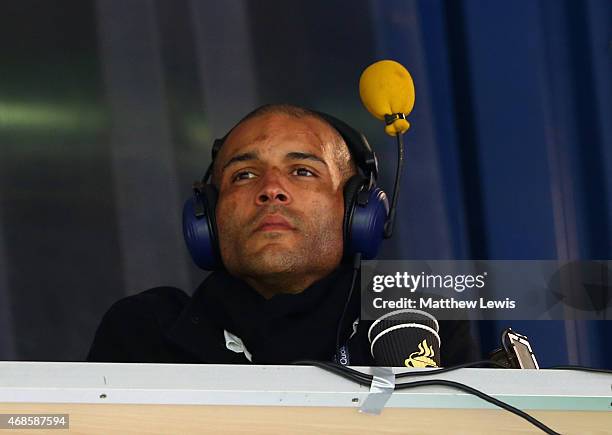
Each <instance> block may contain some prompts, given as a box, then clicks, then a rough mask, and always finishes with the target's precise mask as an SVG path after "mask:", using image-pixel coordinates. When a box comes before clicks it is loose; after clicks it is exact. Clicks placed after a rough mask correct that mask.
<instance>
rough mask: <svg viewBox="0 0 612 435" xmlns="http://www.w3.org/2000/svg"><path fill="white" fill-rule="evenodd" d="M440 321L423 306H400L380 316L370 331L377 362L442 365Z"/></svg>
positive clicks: (405, 364)
mask: <svg viewBox="0 0 612 435" xmlns="http://www.w3.org/2000/svg"><path fill="white" fill-rule="evenodd" d="M438 332H439V325H438V321H437V320H436V318H435V317H434V316H432V315H431V314H429V313H426V312H424V311H420V310H397V311H393V312H391V313H388V314H385V315H384V316H382V317H380V318H379V319H377V320H376V321H375V322H374V323H373V324H372V326H370V329H369V331H368V340H369V341H370V352H371V353H372V357H374V361H376V364H378V365H382V366H387V367H439V366H440V345H441V342H440V336H439V335H438Z"/></svg>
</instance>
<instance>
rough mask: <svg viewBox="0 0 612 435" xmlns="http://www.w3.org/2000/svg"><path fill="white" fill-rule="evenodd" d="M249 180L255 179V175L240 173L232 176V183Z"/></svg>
mask: <svg viewBox="0 0 612 435" xmlns="http://www.w3.org/2000/svg"><path fill="white" fill-rule="evenodd" d="M249 178H255V174H253V173H252V172H249V171H242V172H238V173H237V174H236V175H234V178H233V179H232V181H240V180H248V179H249Z"/></svg>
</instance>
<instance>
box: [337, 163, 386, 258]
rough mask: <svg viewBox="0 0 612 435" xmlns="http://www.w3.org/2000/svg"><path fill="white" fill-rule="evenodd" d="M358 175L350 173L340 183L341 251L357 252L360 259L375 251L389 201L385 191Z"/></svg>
mask: <svg viewBox="0 0 612 435" xmlns="http://www.w3.org/2000/svg"><path fill="white" fill-rule="evenodd" d="M368 184H369V183H368V181H367V180H366V179H364V178H363V177H362V176H360V175H354V176H353V177H351V178H350V179H349V180H348V181H347V182H346V184H345V186H344V254H345V256H346V255H349V256H353V255H354V254H356V253H358V252H359V253H361V257H362V258H363V259H364V260H370V259H372V258H375V257H376V256H377V255H378V250H379V248H380V245H381V243H382V241H383V238H384V228H385V222H386V221H387V216H388V215H389V201H388V199H387V195H386V194H385V192H384V191H383V190H382V189H380V188H379V187H376V186H375V185H374V186H373V187H372V188H370V189H368Z"/></svg>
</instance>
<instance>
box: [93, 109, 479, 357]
mask: <svg viewBox="0 0 612 435" xmlns="http://www.w3.org/2000/svg"><path fill="white" fill-rule="evenodd" d="M356 171H357V169H356V166H355V162H354V161H353V159H352V158H351V154H350V152H349V149H348V147H347V145H346V143H345V142H344V140H343V139H342V137H341V135H340V134H339V133H338V131H336V130H335V129H334V128H333V127H332V126H331V125H330V124H329V123H328V122H327V121H326V120H324V119H323V118H321V117H320V116H319V115H317V114H316V113H315V112H311V111H308V110H306V109H302V108H299V107H295V106H288V105H271V106H263V107H261V108H259V109H257V110H255V111H254V112H251V113H250V114H249V115H247V116H246V117H245V118H244V119H243V120H241V121H240V122H239V123H238V124H237V125H236V126H235V127H234V128H233V129H232V130H231V132H230V134H229V135H228V136H227V137H226V138H225V141H224V143H223V146H222V147H221V149H220V151H219V153H218V154H217V156H216V158H215V161H214V166H213V171H212V182H213V184H214V185H215V186H216V188H217V189H218V201H217V205H216V222H217V228H218V240H219V249H220V253H221V259H222V262H223V266H224V268H225V270H222V271H216V272H214V273H212V274H211V275H210V276H209V277H208V278H207V279H206V280H205V281H204V282H203V283H202V284H201V285H200V287H199V288H198V289H197V290H196V292H195V293H194V295H193V297H191V298H190V297H188V296H187V295H186V294H185V293H183V292H182V291H180V290H177V289H173V288H168V287H160V288H155V289H151V290H148V291H146V292H143V293H141V294H139V295H136V296H131V297H128V298H125V299H123V300H121V301H119V302H117V303H116V304H115V305H113V307H111V309H110V310H109V311H108V313H107V314H106V315H105V317H104V319H103V321H102V323H101V325H100V327H99V328H98V331H97V333H96V338H95V340H94V343H93V345H92V348H91V350H90V353H89V355H88V358H87V359H88V360H89V361H116V362H168V363H176V362H190V363H249V362H252V363H259V364H286V363H290V362H293V361H297V360H304V359H317V360H324V361H330V360H334V359H338V358H340V359H342V360H343V362H345V363H346V362H348V363H350V364H351V365H373V364H374V361H373V360H372V358H371V355H370V352H369V344H368V341H367V327H366V325H365V322H359V321H358V317H359V312H360V306H359V291H358V288H359V286H358V285H357V290H356V291H355V292H354V293H353V297H352V298H350V301H349V303H348V304H347V300H349V291H350V288H351V280H352V276H353V269H352V267H351V265H350V264H349V263H350V261H346V260H347V259H346V258H344V255H343V254H344V252H343V250H344V240H343V237H344V236H343V218H344V196H343V188H344V185H345V183H346V181H347V180H348V179H349V178H350V177H351V176H352V175H354V174H355V173H356ZM345 305H346V307H345ZM345 309H346V316H344V317H343V319H344V322H343V323H342V325H340V328H339V331H340V341H341V344H346V346H344V347H343V351H342V352H341V353H342V355H341V357H340V356H336V342H337V337H336V335H337V334H336V333H337V330H338V323H339V320H340V317H341V315H342V313H343V311H344V310H345ZM440 333H441V336H442V342H443V343H444V347H443V350H442V362H443V364H444V365H450V364H454V363H457V362H466V361H468V360H471V359H474V358H475V354H474V349H473V346H472V344H471V340H470V336H469V327H468V324H467V322H454V323H450V322H447V323H446V324H445V322H441V331H440Z"/></svg>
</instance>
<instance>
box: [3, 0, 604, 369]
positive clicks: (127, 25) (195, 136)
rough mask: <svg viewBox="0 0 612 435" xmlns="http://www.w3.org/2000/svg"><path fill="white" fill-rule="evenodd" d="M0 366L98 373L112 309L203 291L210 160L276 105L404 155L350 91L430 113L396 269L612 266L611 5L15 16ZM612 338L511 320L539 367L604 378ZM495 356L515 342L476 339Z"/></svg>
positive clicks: (74, 8) (252, 6)
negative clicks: (198, 186) (201, 225)
mask: <svg viewBox="0 0 612 435" xmlns="http://www.w3.org/2000/svg"><path fill="white" fill-rule="evenodd" d="M0 35H1V36H2V37H1V38H0V359H8V360H55V361H78V360H82V359H84V357H85V355H86V352H87V350H88V347H89V344H90V342H91V340H92V338H93V334H94V332H95V328H96V326H97V325H98V323H99V321H100V319H101V317H102V315H103V313H104V312H105V311H106V309H108V307H109V306H110V305H111V304H112V303H113V302H114V301H115V300H117V299H119V298H121V297H123V296H126V295H129V294H133V293H137V292H140V291H142V290H145V289H147V288H149V287H153V286H158V285H173V286H177V287H180V288H183V289H185V290H186V291H188V292H191V291H193V289H194V287H195V286H196V285H197V284H198V283H199V282H200V281H201V279H202V278H203V276H204V272H202V271H199V270H198V269H197V268H196V267H195V266H194V265H193V264H192V263H191V261H190V259H189V258H188V255H187V252H186V249H185V247H184V244H183V240H182V232H181V231H182V230H181V225H180V213H181V209H182V203H183V202H184V200H185V199H186V198H187V197H188V196H189V195H190V186H191V182H192V181H193V180H195V179H196V178H199V177H200V176H201V175H202V173H203V172H204V170H205V168H206V166H207V165H208V163H209V154H210V145H211V143H212V140H213V138H214V137H217V136H220V135H222V134H224V133H225V131H226V130H227V129H228V128H229V127H230V126H231V125H233V124H234V122H235V121H236V120H237V119H239V118H240V117H241V116H243V115H244V114H246V113H247V112H248V111H250V110H251V109H253V108H254V107H256V106H258V105H260V104H263V103H269V102H289V103H293V104H300V105H306V106H310V107H313V108H316V109H319V110H323V111H327V112H330V113H332V114H334V115H337V116H338V117H340V118H343V119H345V120H346V121H348V122H349V123H351V124H352V125H354V126H355V127H357V128H358V129H361V130H362V131H364V132H365V133H366V135H367V136H368V137H369V139H370V142H371V143H372V144H373V145H374V147H375V148H376V150H377V152H378V153H379V157H380V159H381V161H382V169H383V175H382V185H383V186H384V187H386V188H387V190H388V191H390V187H391V181H392V175H393V171H394V166H393V165H394V162H395V160H394V159H395V149H394V144H393V141H392V139H390V138H388V137H386V136H385V135H384V133H383V132H382V126H381V125H380V124H379V122H378V121H375V120H374V119H373V118H371V117H370V116H369V115H368V113H367V112H366V111H365V109H363V108H362V106H361V103H360V101H359V97H358V90H357V85H358V79H359V76H360V74H361V72H362V70H363V69H364V68H365V67H366V66H367V65H369V64H371V63H372V62H374V61H376V60H380V59H385V58H392V59H395V60H398V61H399V62H401V63H403V64H404V65H405V66H406V67H407V68H408V69H409V70H410V71H411V73H412V75H413V78H414V81H415V85H416V90H417V99H416V105H415V110H414V112H413V113H412V115H411V116H410V120H411V123H412V128H411V130H410V131H409V133H408V135H407V136H406V144H407V151H406V158H407V162H406V167H405V176H404V179H403V190H402V194H401V205H400V209H399V218H398V222H397V230H396V234H395V237H394V238H393V239H392V240H390V241H388V242H386V245H385V246H384V253H383V255H382V257H384V258H398V259H497V260H506V259H520V260H527V259H557V258H558V259H610V258H611V255H610V247H611V246H612V235H611V229H610V225H611V223H612V212H611V207H612V203H611V201H610V199H611V195H612V122H611V121H612V80H611V77H612V68H611V66H612V65H611V60H612V2H610V1H609V0H588V1H572V0H539V1H536V0H515V1H490V0H481V1H476V0H463V1H459V0H457V1H448V2H445V1H441V0H422V1H408V0H397V1H391V0H389V1H374V0H373V1H366V0H352V1H350V2H349V1H346V2H345V1H330V0H326V1H313V0H309V1H277V0H267V1H246V0H235V1H228V2H218V1H197V0H192V1H189V0H175V1H169V0H168V1H161V0H159V1H153V0H150V1H149V0H130V1H119V0H117V1H112V0H98V1H88V0H70V1H69V0H66V1H49V0H47V1H43V0H37V1H34V0H20V1H5V2H3V5H2V12H1V14H0ZM610 323H611V322H610V321H606V322H577V321H570V320H567V321H556V322H552V321H551V322H546V321H532V322H513V325H512V326H513V327H514V328H515V329H517V330H519V331H520V332H523V333H525V334H527V335H528V336H529V337H530V338H531V339H532V342H533V344H534V347H535V350H536V353H537V355H538V357H539V359H540V363H541V365H542V366H548V365H552V364H559V363H567V362H569V363H575V364H576V363H579V364H585V365H591V366H600V367H608V368H612V349H611V347H610V343H612V327H611V326H610ZM474 326H475V333H476V334H477V336H478V337H479V340H480V342H481V344H482V349H483V351H484V352H488V351H489V350H490V349H492V348H493V347H495V346H496V343H497V341H498V335H499V332H500V331H501V329H502V328H504V327H505V326H507V325H505V324H502V323H488V324H481V325H474Z"/></svg>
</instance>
